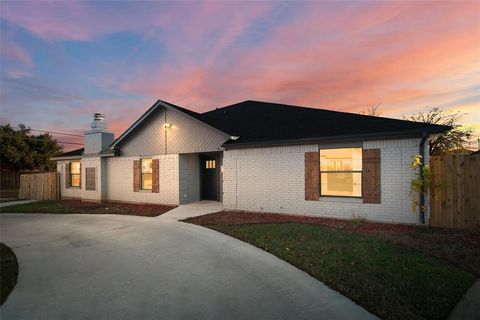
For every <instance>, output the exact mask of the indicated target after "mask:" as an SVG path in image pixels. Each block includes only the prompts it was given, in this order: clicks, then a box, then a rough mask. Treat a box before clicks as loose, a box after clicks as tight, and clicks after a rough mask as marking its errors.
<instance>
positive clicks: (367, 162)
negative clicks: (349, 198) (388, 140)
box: [362, 149, 381, 203]
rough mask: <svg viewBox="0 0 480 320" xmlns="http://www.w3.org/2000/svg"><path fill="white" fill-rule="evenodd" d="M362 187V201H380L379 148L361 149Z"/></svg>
mask: <svg viewBox="0 0 480 320" xmlns="http://www.w3.org/2000/svg"><path fill="white" fill-rule="evenodd" d="M362 162H363V170H362V176H363V179H362V188H363V202H364V203H380V202H381V176H380V149H365V150H363V157H362Z"/></svg>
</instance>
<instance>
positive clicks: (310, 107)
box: [200, 99, 444, 126]
mask: <svg viewBox="0 0 480 320" xmlns="http://www.w3.org/2000/svg"><path fill="white" fill-rule="evenodd" d="M248 102H253V103H259V104H269V105H280V106H284V107H289V108H299V109H308V110H321V111H324V112H330V113H337V114H338V113H342V114H347V115H350V116H352V115H353V116H359V117H365V118H370V119H371V118H375V119H387V120H395V121H402V122H410V123H417V124H418V123H420V124H424V125H426V126H444V125H441V124H434V123H427V122H418V121H413V120H408V119H397V118H390V117H384V116H372V115H368V114H361V113H354V112H348V111H338V110H332V109H325V108H315V107H312V106H299V105H295V104H286V103H280V102H272V101H261V100H253V99H247V100H244V101H242V102H237V103H234V104H231V105H227V106H224V107H221V108H215V109H213V110H210V111H207V112H203V113H200V115H206V114H208V113H210V112H214V111H220V110H224V109H227V108H231V107H235V106H238V105H241V104H243V103H248Z"/></svg>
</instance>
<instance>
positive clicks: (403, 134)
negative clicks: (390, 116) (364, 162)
mask: <svg viewBox="0 0 480 320" xmlns="http://www.w3.org/2000/svg"><path fill="white" fill-rule="evenodd" d="M440 127H443V128H440ZM449 128H450V127H448V126H438V128H424V129H421V130H407V131H405V130H404V131H389V132H378V133H373V134H372V133H367V134H351V135H338V136H328V137H312V138H301V139H288V140H268V141H252V142H232V141H228V142H226V143H224V144H223V145H222V147H224V148H225V150H228V149H244V148H256V147H269V146H282V145H298V144H310V143H313V144H315V143H328V142H337V141H340V140H342V141H359V140H365V139H370V140H382V139H398V138H402V139H406V138H417V137H421V136H422V134H424V133H427V134H431V133H440V132H445V131H448V130H449ZM229 142H230V143H229Z"/></svg>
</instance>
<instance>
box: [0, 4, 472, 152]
mask: <svg viewBox="0 0 480 320" xmlns="http://www.w3.org/2000/svg"><path fill="white" fill-rule="evenodd" d="M0 6H1V9H0V21H1V86H0V87H1V88H0V89H1V96H0V99H1V100H0V102H1V114H0V116H1V122H2V123H5V122H11V123H12V124H15V125H16V124H18V123H20V122H21V123H25V124H27V125H29V126H31V127H32V128H35V129H44V130H53V131H60V132H70V133H81V132H82V131H83V130H85V129H88V127H89V123H90V121H91V113H93V112H105V113H106V114H107V118H108V120H109V125H110V128H111V129H112V130H114V131H115V133H116V135H117V136H118V135H119V134H120V133H121V132H122V131H123V130H124V129H126V128H127V127H128V126H129V125H130V124H131V123H132V122H134V121H135V120H136V118H137V117H139V116H140V115H141V114H142V113H143V112H144V111H145V110H146V109H147V108H148V107H150V106H151V105H152V104H153V103H154V102H155V100H156V99H157V98H159V99H162V100H166V101H169V102H172V103H174V104H177V105H180V106H183V107H186V108H189V109H192V110H194V111H197V112H203V111H207V110H211V109H213V108H215V107H221V106H224V105H227V104H232V103H235V102H240V101H243V100H247V99H252V100H265V101H274V102H281V103H288V104H298V105H304V106H311V107H318V108H327V109H333V110H341V111H349V112H360V111H362V110H364V109H366V108H367V107H369V106H371V105H378V104H381V107H380V111H381V113H382V116H388V117H395V118H400V117H401V116H402V114H405V115H409V114H411V113H415V112H418V111H420V110H425V109H426V108H428V107H432V106H440V107H443V108H445V109H448V110H452V111H455V110H461V111H462V112H465V113H467V116H466V117H465V118H464V124H465V125H466V126H470V127H473V128H474V129H475V130H476V131H475V133H476V134H477V135H478V134H479V133H480V111H479V110H480V2H478V1H472V2H459V1H452V2H430V1H424V2H411V1H408V2H407V1H405V2H364V1H362V2H359V1H356V2H345V1H342V2H340V1H339V2H334V1H330V2H255V3H253V2H248V3H247V2H244V3H241V2H135V3H134V2H113V1H108V2H107V1H105V2H43V1H42V2H40V1H37V2H6V1H2V2H1V3H0ZM58 139H59V140H62V141H74V140H75V138H74V137H68V136H66V137H58ZM80 140H81V139H80ZM77 142H78V141H77ZM75 147H78V146H75V145H69V146H66V149H67V150H68V149H72V148H75Z"/></svg>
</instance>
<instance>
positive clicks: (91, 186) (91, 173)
mask: <svg viewBox="0 0 480 320" xmlns="http://www.w3.org/2000/svg"><path fill="white" fill-rule="evenodd" d="M95 171H96V170H95V168H85V190H92V191H94V190H96V186H95V180H96V179H95Z"/></svg>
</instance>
